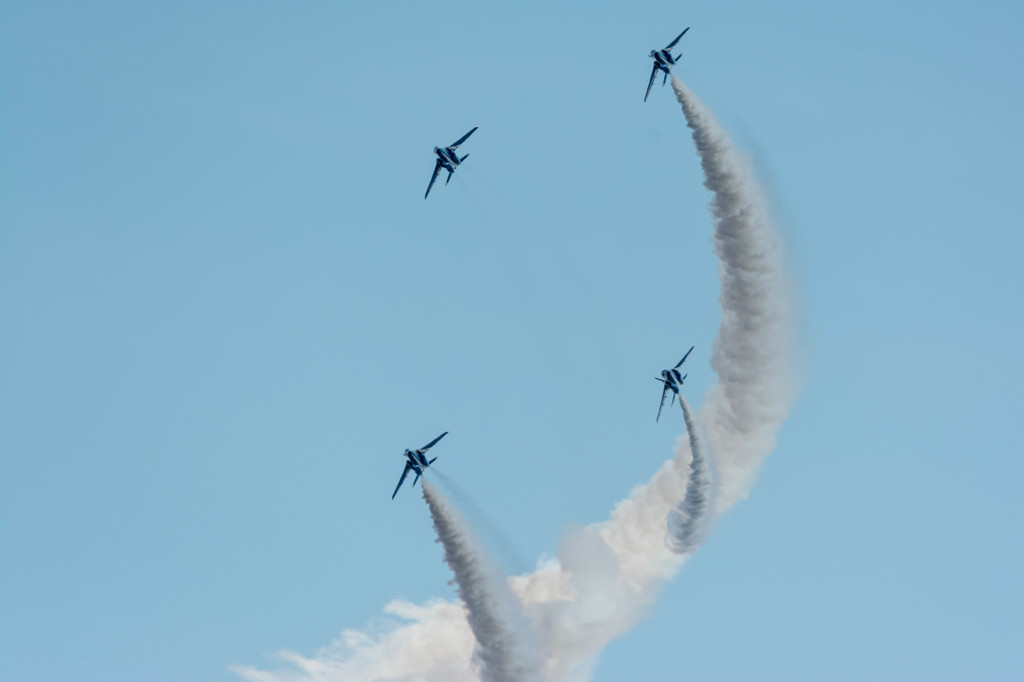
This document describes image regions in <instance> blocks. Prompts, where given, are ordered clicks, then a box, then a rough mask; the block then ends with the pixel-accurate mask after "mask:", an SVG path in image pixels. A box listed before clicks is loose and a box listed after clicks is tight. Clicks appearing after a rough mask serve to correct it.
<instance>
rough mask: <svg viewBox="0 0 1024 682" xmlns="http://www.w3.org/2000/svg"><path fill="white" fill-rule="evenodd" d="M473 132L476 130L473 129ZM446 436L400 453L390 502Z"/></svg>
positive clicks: (431, 460) (432, 460) (425, 465)
mask: <svg viewBox="0 0 1024 682" xmlns="http://www.w3.org/2000/svg"><path fill="white" fill-rule="evenodd" d="M473 130H476V128H474V129H473ZM470 132H472V131H470ZM447 435H448V432H447V431H445V432H444V433H442V434H441V435H440V436H438V437H437V438H435V439H434V440H432V441H430V442H429V443H427V444H426V445H424V446H423V447H422V448H420V449H419V450H406V451H405V452H404V453H402V456H403V457H405V469H403V470H402V477H401V478H400V479H398V485H396V486H395V492H393V493H391V499H392V500H393V499H395V495H397V494H398V489H399V488H401V487H402V484H403V483H405V477H406V476H408V475H409V472H410V471H415V472H416V478H414V479H413V480H412V484H413V485H416V481H418V480H420V476H422V475H423V470H424V469H426V468H428V467H429V466H430V465H431V464H433V463H434V459H437V457H434V459H429V460H428V459H427V450H429V449H430V448H432V447H434V446H435V445H437V441H439V440H441V439H442V438H444V437H445V436H447Z"/></svg>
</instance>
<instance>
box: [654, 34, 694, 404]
mask: <svg viewBox="0 0 1024 682" xmlns="http://www.w3.org/2000/svg"><path fill="white" fill-rule="evenodd" d="M685 32H686V31H683V33H685ZM677 40H678V38H677ZM692 352H693V346H690V350H688V351H686V355H684V356H683V359H682V360H680V361H679V362H677V363H676V366H675V367H673V368H672V369H663V370H661V376H660V377H654V380H655V381H660V382H661V383H663V384H665V387H664V388H663V389H661V405H659V406H658V416H657V417H656V418H655V419H654V421H658V420H659V419H661V408H663V407H665V396H667V395H668V392H669V391H672V404H673V405H675V404H676V396H677V395H679V387H680V386H682V385H683V381H684V380H685V379H686V375H685V374H680V372H679V367H680V366H681V365H682V364H683V363H684V362H686V358H688V357H690V353H692Z"/></svg>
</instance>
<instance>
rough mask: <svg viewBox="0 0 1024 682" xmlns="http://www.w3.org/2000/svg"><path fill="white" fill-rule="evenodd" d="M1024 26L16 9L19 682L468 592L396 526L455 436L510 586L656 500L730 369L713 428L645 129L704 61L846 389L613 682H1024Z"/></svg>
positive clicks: (748, 504) (880, 17)
mask: <svg viewBox="0 0 1024 682" xmlns="http://www.w3.org/2000/svg"><path fill="white" fill-rule="evenodd" d="M1022 24H1024V6H1022V5H1021V4H1020V3H1019V2H993V3H987V4H986V5H985V6H984V7H983V8H982V7H978V6H977V5H976V4H974V3H967V2H937V3H924V2H913V3H899V4H892V3H887V2H880V1H875V2H867V3H848V4H838V5H831V6H828V7H825V6H823V5H820V4H817V3H792V2H788V3H787V2H778V3H759V2H737V3H721V2H720V3H712V2H708V1H706V0H705V1H699V2H692V3H667V2H657V1H655V2H649V3H644V4H643V5H642V6H640V5H637V4H636V3H617V4H616V3H605V2H577V3H560V4H553V3H546V2H530V1H527V2H519V3H507V4H502V5H494V4H488V3H478V2H455V3H355V2H323V1H317V2H303V3H275V2H238V1H233V2H219V3H208V2H177V3H173V4H169V3H155V2H141V3H139V2H96V3H78V2H23V1H11V2H6V3H4V5H3V7H2V8H0V85H2V95H0V680H3V682H21V681H44V682H63V681H66V680H76V681H77V682H100V681H102V682H112V681H120V680H124V681H129V680H147V682H165V681H166V682H170V681H177V680H190V681H227V680H232V679H235V678H234V676H233V675H232V674H231V673H229V672H228V671H227V667H228V666H229V665H231V664H234V663H246V664H254V665H260V666H269V667H273V666H275V665H276V663H275V661H274V659H273V652H275V651H277V650H279V649H293V650H296V651H300V652H304V653H311V652H313V651H314V650H316V649H317V648H319V647H321V646H324V645H326V644H328V643H329V642H330V641H331V639H332V638H334V637H336V636H337V635H338V633H339V632H340V631H341V630H342V629H343V628H361V627H363V626H364V625H365V624H366V623H367V622H368V621H370V620H371V619H373V618H375V617H376V616H377V615H378V614H379V612H380V608H381V606H382V605H383V604H384V603H385V602H387V601H388V600H389V599H391V598H394V597H406V598H409V599H413V600H416V601H419V600H423V599H425V598H428V597H431V596H449V597H450V596H452V595H453V588H452V587H451V586H449V585H448V584H447V582H448V580H449V579H450V575H449V572H448V569H447V567H446V566H444V564H443V563H442V561H441V551H440V548H439V547H438V546H437V545H436V544H434V542H433V535H432V531H431V528H430V523H429V519H428V516H427V512H426V509H425V506H424V504H423V502H422V500H420V499H419V498H418V494H412V492H411V491H410V490H404V491H403V492H402V493H400V494H399V497H398V498H397V499H396V500H395V501H394V502H391V501H390V500H389V499H388V498H389V496H390V493H391V490H392V489H393V486H394V484H395V482H396V481H397V478H398V475H399V473H400V471H401V466H402V464H401V459H400V453H401V452H402V450H403V449H404V448H406V447H414V446H418V445H422V444H423V443H425V442H427V441H428V440H430V439H431V438H433V437H434V436H436V435H437V434H438V433H440V432H441V431H444V430H449V431H450V432H451V434H450V435H449V436H448V437H447V438H446V439H445V440H444V441H443V442H442V443H441V444H440V445H439V446H438V450H437V454H438V456H439V459H438V462H437V465H436V466H438V468H439V469H442V470H443V471H444V473H445V474H446V475H447V476H449V477H451V478H452V479H453V480H454V481H456V482H457V483H458V485H459V486H460V487H462V488H463V489H465V490H467V491H469V492H470V493H471V494H472V495H473V497H474V498H475V500H476V501H477V504H478V505H479V507H480V509H481V510H482V511H483V513H485V514H486V516H487V518H488V519H490V520H491V521H492V522H493V523H494V524H496V525H497V526H498V527H499V528H500V529H501V531H502V533H503V534H504V535H505V536H507V539H508V543H509V544H510V545H512V546H513V547H514V549H512V548H505V547H498V548H496V549H499V550H501V552H500V555H501V556H504V557H505V558H504V559H502V561H503V563H504V566H505V568H506V569H507V570H525V569H528V568H530V567H531V566H532V563H533V561H534V560H535V559H536V558H537V557H538V556H540V555H541V554H543V553H550V552H553V551H554V549H555V547H556V546H557V542H558V539H559V537H560V536H561V535H562V533H563V532H564V530H565V529H566V528H567V527H568V526H569V525H571V524H582V523H589V522H592V521H598V520H601V519H603V518H605V517H606V516H607V514H608V512H609V510H610V509H611V508H612V506H613V505H614V503H615V502H617V501H618V500H620V499H621V498H623V497H624V496H625V495H626V494H627V493H628V491H629V489H630V487H631V486H632V485H634V484H636V483H639V482H641V481H644V480H646V479H647V478H648V477H649V476H650V475H651V474H652V473H653V472H654V471H655V469H656V468H657V466H658V465H659V464H660V463H661V462H662V461H663V460H664V459H665V458H667V457H669V456H670V455H671V452H672V447H673V443H674V441H675V438H676V437H677V436H678V435H679V434H680V433H681V432H682V422H681V420H680V419H668V420H664V419H663V421H662V423H660V424H655V423H654V416H655V412H656V409H657V400H658V390H657V385H655V383H654V382H653V381H651V377H652V376H654V374H655V373H656V372H657V371H658V370H660V369H662V368H663V367H664V366H666V365H667V363H671V362H674V361H675V360H676V359H678V357H679V356H680V355H681V354H682V352H683V351H685V349H686V348H688V347H689V346H690V345H691V344H696V346H697V349H696V350H695V351H694V354H693V356H691V359H690V362H688V366H689V379H688V381H687V386H688V388H689V391H688V395H689V396H690V398H691V401H692V402H693V403H694V404H695V405H696V406H699V404H700V402H701V400H700V398H701V395H702V394H703V391H704V390H705V389H706V387H707V386H708V385H709V384H710V382H711V380H712V376H711V372H710V369H709V367H708V358H709V354H710V344H711V341H712V339H713V338H714V334H715V331H716V328H717V314H718V313H717V296H718V290H717V278H716V263H715V260H714V258H713V255H712V253H711V249H710V244H709V235H710V218H709V214H708V211H707V208H706V206H707V201H708V194H707V192H706V191H705V190H704V189H703V187H702V186H701V177H700V169H699V165H698V163H697V159H696V156H695V153H694V150H693V145H692V143H691V140H690V139H689V135H688V131H687V130H686V128H685V124H684V121H683V117H682V114H681V112H680V110H679V106H678V105H677V104H676V102H675V100H674V97H673V96H672V93H671V90H670V89H669V88H661V87H660V86H658V87H656V88H655V89H654V90H653V91H652V93H651V97H650V100H649V101H648V102H647V103H646V104H645V103H644V102H643V91H644V89H645V87H646V84H647V83H646V81H647V78H648V75H649V73H650V61H649V59H648V58H647V53H648V51H649V50H651V49H652V48H656V47H661V46H663V45H664V44H665V43H667V42H668V41H669V40H671V38H672V37H674V36H675V35H676V34H677V33H678V32H679V31H680V30H682V28H683V27H685V26H687V25H692V26H693V29H692V30H691V31H690V32H689V33H688V34H687V36H686V37H685V38H684V40H683V42H682V43H681V47H682V49H683V51H684V53H685V56H684V58H683V61H682V64H681V66H680V67H678V68H677V70H676V73H677V74H678V75H679V76H680V77H681V78H682V79H683V80H684V81H685V82H686V83H687V84H688V85H690V86H691V87H692V88H693V89H694V90H695V91H696V92H697V94H698V95H699V96H700V97H702V98H703V99H704V100H705V101H706V102H707V103H708V105H709V106H710V107H711V108H712V109H713V110H715V111H716V113H717V115H718V116H719V118H720V119H721V121H722V123H723V124H724V125H725V127H726V128H727V129H728V130H729V131H730V132H731V133H732V134H733V135H734V137H735V139H736V141H737V144H738V145H739V146H740V147H741V148H742V149H744V150H746V151H747V152H748V153H750V154H751V156H752V158H753V160H754V162H755V164H756V167H757V169H758V172H759V174H760V177H761V179H762V180H763V181H764V182H765V185H766V187H767V188H768V190H769V192H770V196H771V200H772V203H773V206H774V208H775V214H776V217H777V221H778V225H779V229H780V231H781V232H782V234H783V236H784V238H785V240H786V244H787V249H788V260H789V264H790V267H791V272H792V275H793V280H794V283H795V288H796V290H797V292H798V296H799V305H800V310H801V343H800V360H801V366H802V368H803V374H804V384H803V392H802V395H801V397H800V399H799V401H798V402H797V405H796V408H795V410H794V411H793V413H792V415H791V417H790V419H789V421H788V422H787V423H786V425H785V427H784V429H783V431H782V433H781V434H780V444H779V447H778V449H777V451H776V452H775V453H774V454H772V455H771V456H770V457H769V458H768V460H767V461H766V465H765V468H764V471H763V474H762V476H761V480H760V482H759V483H758V485H757V487H756V488H755V490H754V492H753V494H752V495H751V498H750V499H749V500H747V501H745V502H744V503H742V504H740V505H738V506H737V507H735V508H734V509H733V510H732V511H730V512H729V513H728V514H727V515H726V516H725V517H724V518H723V519H721V521H720V523H719V524H718V526H717V528H716V529H715V531H714V533H713V534H712V536H711V538H710V540H709V542H708V544H707V546H706V547H705V548H704V549H703V550H701V552H699V553H698V554H697V556H696V557H695V558H694V559H693V560H692V561H691V562H690V563H688V564H687V565H686V567H685V568H684V570H683V572H682V573H681V575H680V576H679V577H678V579H677V580H675V581H674V582H673V583H672V584H670V585H669V587H668V588H667V589H666V591H665V593H664V595H663V597H662V599H661V601H660V602H659V604H658V606H657V608H656V609H655V611H654V613H653V614H652V616H651V618H650V619H649V620H648V621H646V622H644V623H643V624H641V625H640V626H639V627H637V628H636V629H635V630H633V631H632V632H631V633H629V634H628V635H626V636H625V637H623V638H622V639H620V640H618V641H616V642H615V643H613V644H612V646H610V647H609V649H608V650H607V652H606V654H605V656H604V658H603V660H602V662H601V664H600V665H599V667H598V669H597V674H596V676H595V680H597V682H612V681H618V680H625V679H641V680H679V679H699V680H749V679H758V680H787V681H789V680H821V679H830V680H863V679H873V680H908V679H930V680H964V679H988V680H998V679H1019V678H1021V677H1024V664H1022V663H1021V656H1020V653H1019V647H1020V642H1021V641H1024V587H1022V581H1021V576H1022V575H1024V542H1022V532H1021V530H1020V521H1021V519H1022V518H1024V497H1022V496H1021V494H1020V489H1021V484H1022V479H1024V476H1022V474H1024V460H1022V457H1021V454H1022V450H1024V448H1022V445H1024V438H1022V435H1021V434H1022V431H1021V427H1020V418H1019V414H1018V412H1019V410H1020V408H1021V406H1022V405H1024V395H1022V393H1024V392H1022V390H1021V384H1022V382H1024V366H1022V365H1024V363H1022V361H1021V359H1020V346H1021V341H1022V339H1024V333H1022V332H1024V304H1022V292H1024V275H1022V268H1021V264H1020V262H1021V257H1022V254H1024V237H1022V229H1021V228H1022V220H1021V212H1020V201H1019V197H1020V192H1021V190H1020V186H1021V183H1022V180H1024V173H1022V171H1021V159H1022V158H1024V135H1022V133H1021V121H1022V120H1024V88H1022V85H1024V83H1022V76H1021V66H1020V65H1021V64H1024V48H1022V42H1021V38H1020V27H1021V25H1022ZM475 125H478V126H480V130H479V131H477V133H476V134H475V135H474V136H473V137H472V138H471V139H470V141H469V142H468V143H467V144H466V146H465V148H464V149H465V151H466V152H469V153H471V154H472V156H471V158H470V159H469V160H468V161H467V162H466V164H465V166H463V167H462V168H461V169H460V170H459V172H458V173H457V174H456V175H455V177H454V178H453V180H452V183H451V185H449V186H447V187H444V186H437V187H435V189H434V191H433V192H432V193H431V197H430V199H429V200H428V201H426V202H424V201H423V198H422V197H423V191H424V190H425V188H426V184H427V181H428V179H429V176H430V171H431V169H432V163H433V162H432V160H431V149H432V147H433V146H434V145H438V144H445V143H449V142H451V141H452V140H454V139H455V138H457V137H458V136H460V135H462V134H463V133H464V132H465V131H466V130H468V129H469V128H471V127H472V126H475ZM667 414H668V415H669V416H671V417H675V416H677V413H674V412H669V413H667ZM471 520H474V519H473V518H472V516H471ZM476 520H480V519H476ZM485 539H487V540H488V541H490V542H491V543H492V544H494V543H496V542H498V538H497V537H496V535H495V534H493V533H492V534H490V535H488V534H487V533H485ZM510 556H511V558H509V557H510ZM516 556H518V557H519V558H518V559H517V558H515V557H516Z"/></svg>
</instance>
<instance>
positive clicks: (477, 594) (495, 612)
mask: <svg viewBox="0 0 1024 682" xmlns="http://www.w3.org/2000/svg"><path fill="white" fill-rule="evenodd" d="M422 487H423V499H424V500H426V501H427V506H428V507H430V517H431V518H432V519H433V521H434V530H435V531H436V532H437V540H438V542H440V543H441V546H442V547H444V560H445V563H447V564H448V567H449V568H451V569H452V573H454V574H455V584H456V586H457V587H458V590H459V596H460V597H462V601H463V603H464V604H465V605H466V612H467V613H466V615H467V619H468V621H469V629H470V630H472V631H473V635H474V636H475V637H476V642H477V644H476V651H475V652H474V658H475V660H476V662H477V663H478V664H479V666H480V680H481V682H539V681H540V679H541V655H540V646H539V643H538V642H537V640H536V637H535V636H534V632H533V628H532V626H531V625H530V623H529V622H528V621H527V619H526V616H525V615H524V614H523V611H522V606H521V605H520V603H519V601H518V599H517V598H516V597H515V596H513V594H512V591H511V590H510V589H509V584H508V580H507V579H506V578H505V576H504V575H503V574H502V572H501V571H500V570H499V569H498V567H497V566H496V565H495V564H494V562H493V561H491V559H490V557H489V556H488V555H487V552H486V551H485V550H484V548H483V545H481V544H480V541H479V539H478V538H477V537H476V536H475V535H474V534H473V532H472V530H470V527H469V524H467V523H466V520H465V519H464V518H463V517H462V515H461V514H459V513H458V512H457V511H456V510H455V508H454V507H452V505H451V504H450V503H449V502H448V500H447V499H446V498H445V496H444V495H442V494H441V493H440V492H439V491H438V490H437V489H436V488H434V486H433V485H431V484H430V481H428V480H426V479H423V486H422Z"/></svg>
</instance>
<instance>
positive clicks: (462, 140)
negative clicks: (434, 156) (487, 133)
mask: <svg viewBox="0 0 1024 682" xmlns="http://www.w3.org/2000/svg"><path fill="white" fill-rule="evenodd" d="M479 127H480V126H476V128H473V129H472V130H470V131H469V132H468V133H466V134H465V135H463V136H462V137H460V138H459V139H457V140H455V142H452V143H451V144H450V145H448V148H449V149H458V148H459V145H460V144H462V143H463V142H465V141H466V140H468V139H469V136H470V135H472V134H473V133H475V132H476V129H477V128H479Z"/></svg>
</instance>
